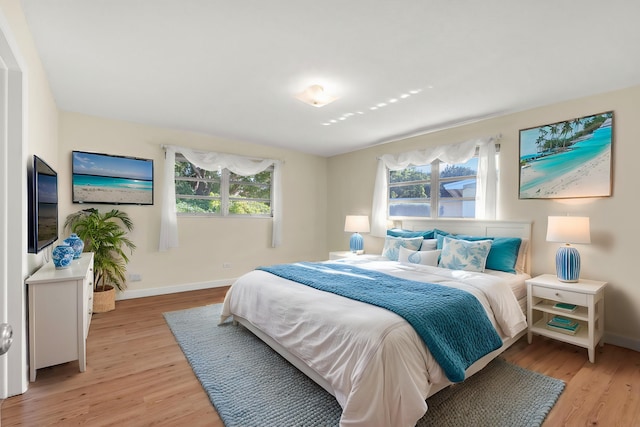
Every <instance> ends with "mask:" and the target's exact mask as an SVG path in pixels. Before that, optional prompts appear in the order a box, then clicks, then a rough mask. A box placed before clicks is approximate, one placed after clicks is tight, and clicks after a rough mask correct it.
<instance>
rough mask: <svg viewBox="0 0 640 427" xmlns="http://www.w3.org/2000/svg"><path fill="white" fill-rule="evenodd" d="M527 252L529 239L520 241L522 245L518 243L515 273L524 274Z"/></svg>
mask: <svg viewBox="0 0 640 427" xmlns="http://www.w3.org/2000/svg"><path fill="white" fill-rule="evenodd" d="M528 250H529V239H522V243H520V249H519V250H518V257H517V258H516V265H515V270H516V273H524V272H525V271H526V269H527V251H528Z"/></svg>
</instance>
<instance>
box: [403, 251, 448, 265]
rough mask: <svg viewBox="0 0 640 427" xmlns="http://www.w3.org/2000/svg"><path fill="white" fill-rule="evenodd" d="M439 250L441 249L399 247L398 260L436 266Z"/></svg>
mask: <svg viewBox="0 0 640 427" xmlns="http://www.w3.org/2000/svg"><path fill="white" fill-rule="evenodd" d="M440 252H442V251H412V250H409V249H407V248H404V247H400V253H399V255H398V261H400V262H402V263H405V264H422V265H430V266H432V267H437V266H438V258H440Z"/></svg>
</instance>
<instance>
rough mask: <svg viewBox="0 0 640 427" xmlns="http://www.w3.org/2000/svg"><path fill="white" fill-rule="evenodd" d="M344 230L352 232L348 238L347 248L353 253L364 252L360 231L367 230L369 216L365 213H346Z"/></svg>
mask: <svg viewBox="0 0 640 427" xmlns="http://www.w3.org/2000/svg"><path fill="white" fill-rule="evenodd" d="M344 231H345V232H348V233H353V234H352V235H351V239H350V240H349V250H350V251H351V252H354V253H358V254H361V253H364V239H363V238H362V235H360V233H368V232H369V217H368V216H366V215H347V218H346V219H345V221H344Z"/></svg>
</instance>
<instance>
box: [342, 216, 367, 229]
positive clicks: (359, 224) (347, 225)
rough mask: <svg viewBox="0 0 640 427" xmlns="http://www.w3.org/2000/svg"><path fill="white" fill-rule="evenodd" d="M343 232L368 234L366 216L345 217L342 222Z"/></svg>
mask: <svg viewBox="0 0 640 427" xmlns="http://www.w3.org/2000/svg"><path fill="white" fill-rule="evenodd" d="M344 231H345V232H348V233H368V232H369V217H368V216H367V215H347V218H346V219H345V220H344Z"/></svg>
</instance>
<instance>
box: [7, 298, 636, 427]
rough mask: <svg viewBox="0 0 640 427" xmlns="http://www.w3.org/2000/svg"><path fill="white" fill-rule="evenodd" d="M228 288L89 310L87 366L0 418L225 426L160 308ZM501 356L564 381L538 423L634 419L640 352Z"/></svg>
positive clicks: (537, 342)
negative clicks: (94, 311) (92, 312)
mask: <svg viewBox="0 0 640 427" xmlns="http://www.w3.org/2000/svg"><path fill="white" fill-rule="evenodd" d="M225 292H226V288H217V289H210V290H202V291H193V292H185V293H180V294H172V295H163V296H158V297H150V298H140V299H133V300H125V301H118V302H116V310H115V311H112V312H109V313H102V314H95V315H94V316H93V320H92V323H91V329H90V331H89V339H88V343H87V345H88V351H87V371H86V372H85V373H80V372H79V371H78V363H77V362H70V363H66V364H62V365H58V366H54V367H50V368H43V369H39V370H38V374H37V381H36V382H34V383H31V384H30V387H29V390H28V391H27V392H26V393H25V394H23V395H20V396H14V397H11V398H9V399H7V400H6V401H4V404H3V405H2V409H1V411H2V412H1V416H0V419H1V421H2V423H1V425H2V426H3V427H9V426H18V425H19V426H46V425H63V426H66V425H89V426H92V427H93V426H103V425H104V426H106V425H117V426H149V425H166V426H212V427H222V426H223V424H222V422H221V420H220V418H219V417H218V415H217V414H216V412H215V410H214V409H213V406H212V405H211V403H210V402H209V399H208V397H207V395H206V394H205V392H204V391H203V389H202V387H201V386H200V383H199V382H198V380H197V379H196V377H195V376H194V374H193V372H192V370H191V368H190V366H189V364H188V362H187V360H186V359H185V358H184V355H183V354H182V351H181V350H180V348H179V346H178V344H177V343H176V342H175V340H174V338H173V335H172V333H171V331H170V330H169V328H168V327H167V325H166V323H165V321H164V318H163V317H162V313H163V312H166V311H173V310H181V309H185V308H189V307H196V306H201V305H206V304H213V303H217V302H221V301H222V299H223V298H224V294H225ZM503 357H504V358H505V359H506V360H508V361H510V362H512V363H515V364H517V365H520V366H522V367H525V368H528V369H531V370H534V371H538V372H541V373H543V374H546V375H549V376H552V377H555V378H559V379H562V380H564V381H565V382H566V383H567V386H566V388H565V391H564V392H563V393H562V395H561V396H560V399H559V400H558V403H557V404H556V405H555V407H554V408H553V410H552V411H551V413H550V414H549V416H548V417H547V419H546V420H545V422H544V427H553V426H564V425H567V426H587V425H588V426H596V425H598V426H606V427H609V426H625V427H626V426H640V353H638V352H635V351H631V350H627V349H624V348H620V347H616V346H612V345H605V346H604V347H603V348H598V350H597V353H596V363H595V364H591V363H589V361H588V358H587V350H586V349H582V348H579V347H575V346H572V345H569V344H563V343H558V342H555V341H553V340H549V339H546V338H542V337H534V342H533V344H531V345H528V344H527V342H526V338H524V339H522V340H520V341H519V342H518V343H516V344H515V345H514V346H513V347H512V348H510V349H509V350H507V351H506V352H505V353H504V356H503Z"/></svg>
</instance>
